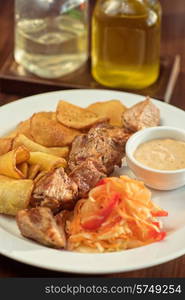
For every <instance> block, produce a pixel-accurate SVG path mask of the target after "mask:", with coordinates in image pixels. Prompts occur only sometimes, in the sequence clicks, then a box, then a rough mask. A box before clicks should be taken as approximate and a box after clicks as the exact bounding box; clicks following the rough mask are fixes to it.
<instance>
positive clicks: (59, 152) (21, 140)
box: [13, 134, 69, 157]
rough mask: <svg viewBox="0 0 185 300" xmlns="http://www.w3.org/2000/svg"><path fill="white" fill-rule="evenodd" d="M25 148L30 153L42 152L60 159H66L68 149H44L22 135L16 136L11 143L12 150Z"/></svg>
mask: <svg viewBox="0 0 185 300" xmlns="http://www.w3.org/2000/svg"><path fill="white" fill-rule="evenodd" d="M22 145H23V146H25V147H26V148H27V149H28V150H29V151H30V152H44V153H49V154H53V155H56V156H60V157H67V155H68V152H69V148H68V147H53V148H52V147H51V148H47V147H44V146H42V145H40V144H38V143H36V142H34V141H32V140H30V139H29V138H28V137H26V136H25V135H23V134H18V135H17V136H16V137H15V139H14V141H13V149H15V148H17V147H19V146H22Z"/></svg>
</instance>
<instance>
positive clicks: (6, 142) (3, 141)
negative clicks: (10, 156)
mask: <svg viewBox="0 0 185 300" xmlns="http://www.w3.org/2000/svg"><path fill="white" fill-rule="evenodd" d="M12 143H13V139H12V138H0V155H3V154H5V153H7V152H9V151H10V150H12Z"/></svg>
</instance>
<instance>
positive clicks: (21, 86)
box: [0, 49, 173, 100]
mask: <svg viewBox="0 0 185 300" xmlns="http://www.w3.org/2000/svg"><path fill="white" fill-rule="evenodd" d="M12 52H13V49H12V51H11V54H9V55H8V56H7V59H6V60H5V62H4V64H3V65H2V66H1V69H0V84H1V91H2V92H4V93H14V94H20V95H33V94H37V93H42V92H48V91H53V90H61V89H78V88H82V89H87V88H98V89H102V88H107V87H105V86H103V85H100V84H99V83H97V82H96V81H95V80H94V79H93V77H92V75H91V72H90V61H88V62H87V63H86V64H85V65H84V66H83V67H81V68H80V69H79V70H77V71H75V72H73V73H71V74H69V75H67V76H63V77H61V78H58V79H54V80H48V79H42V78H40V77H37V76H34V75H32V74H31V73H29V72H27V71H26V70H25V69H24V68H23V67H22V66H20V65H18V64H17V63H16V62H15V61H14V59H13V55H12ZM172 66H173V58H170V57H167V58H165V59H164V58H162V59H161V68H160V76H159V78H158V80H157V82H156V83H155V84H153V85H151V86H150V87H148V88H146V89H142V90H125V89H124V91H130V92H134V93H138V94H142V95H150V96H151V97H155V98H158V99H161V100H163V98H164V94H165V91H166V86H167V84H168V81H169V76H170V73H171V70H172ZM120 90H122V89H120Z"/></svg>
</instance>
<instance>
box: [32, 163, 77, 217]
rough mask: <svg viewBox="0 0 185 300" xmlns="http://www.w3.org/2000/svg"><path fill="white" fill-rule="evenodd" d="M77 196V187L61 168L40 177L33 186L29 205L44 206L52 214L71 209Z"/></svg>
mask: <svg viewBox="0 0 185 300" xmlns="http://www.w3.org/2000/svg"><path fill="white" fill-rule="evenodd" d="M77 196H78V186H77V184H76V183H75V182H74V181H73V180H72V179H70V177H69V176H68V175H67V174H66V173H65V171H64V169H63V168H58V169H55V170H53V171H51V172H49V173H48V174H46V175H45V176H44V177H42V178H41V179H40V180H39V181H38V182H37V183H36V186H35V189H34V191H33V195H32V200H31V204H32V205H33V206H46V207H49V208H50V209H51V210H52V211H53V212H57V211H58V210H60V209H64V208H66V209H70V208H72V207H73V205H74V203H75V200H76V199H77Z"/></svg>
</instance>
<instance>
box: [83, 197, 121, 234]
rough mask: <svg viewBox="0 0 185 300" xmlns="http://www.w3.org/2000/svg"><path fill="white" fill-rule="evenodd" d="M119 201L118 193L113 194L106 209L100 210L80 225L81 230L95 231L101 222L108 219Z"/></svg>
mask: <svg viewBox="0 0 185 300" xmlns="http://www.w3.org/2000/svg"><path fill="white" fill-rule="evenodd" d="M120 199H121V195H120V194H119V193H115V194H114V195H113V196H112V198H111V199H110V202H109V204H108V206H107V207H105V208H103V209H101V210H100V211H99V212H98V213H97V214H96V215H95V216H93V217H92V218H91V219H90V220H88V221H86V222H84V223H82V224H81V226H82V228H84V229H86V230H97V229H98V228H99V227H100V226H101V224H102V223H103V222H105V220H106V219H107V218H108V216H109V215H110V214H111V212H112V211H113V209H114V207H115V206H116V205H117V204H118V202H119V201H120Z"/></svg>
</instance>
